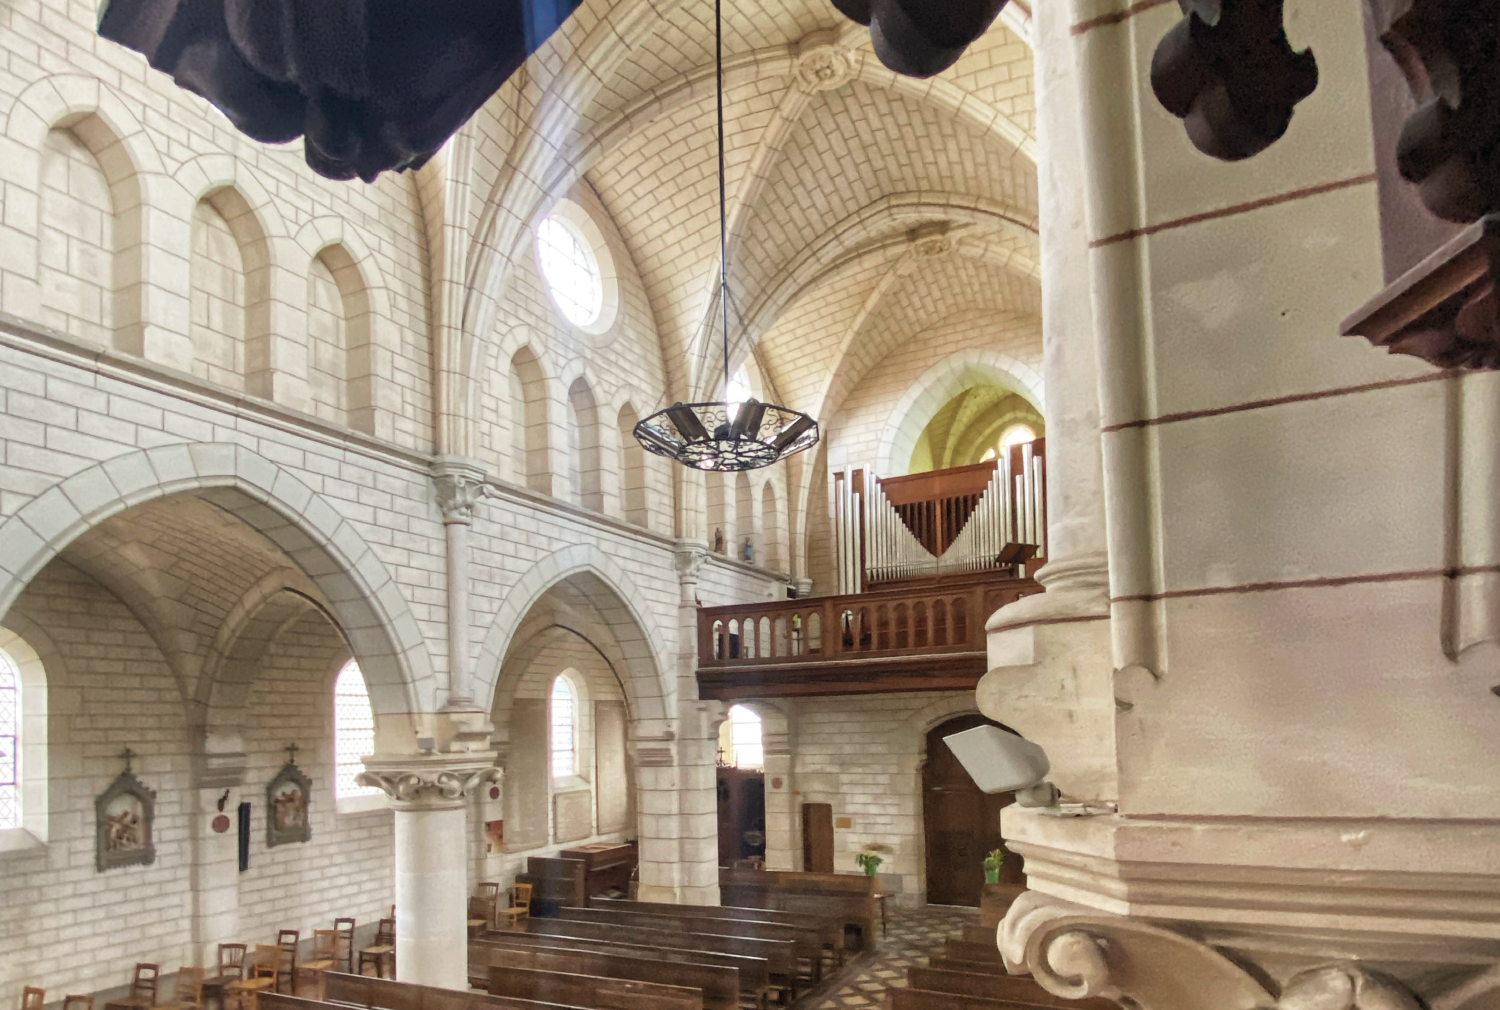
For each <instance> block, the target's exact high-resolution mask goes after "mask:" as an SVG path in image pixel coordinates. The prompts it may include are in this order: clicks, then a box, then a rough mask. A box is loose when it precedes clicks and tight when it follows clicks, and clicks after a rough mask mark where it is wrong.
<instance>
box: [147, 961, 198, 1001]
mask: <svg viewBox="0 0 1500 1010" xmlns="http://www.w3.org/2000/svg"><path fill="white" fill-rule="evenodd" d="M154 1010H203V969H202V968H178V969H177V982H176V984H175V985H174V986H173V989H172V999H171V1000H170V1001H168V1002H166V1003H158V1004H156V1007H155V1008H154Z"/></svg>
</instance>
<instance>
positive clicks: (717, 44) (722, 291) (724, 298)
mask: <svg viewBox="0 0 1500 1010" xmlns="http://www.w3.org/2000/svg"><path fill="white" fill-rule="evenodd" d="M714 83H715V85H716V87H715V88H714V92H715V95H716V97H717V98H718V128H719V307H720V308H721V309H722V310H723V313H724V399H725V400H728V399H729V215H728V214H727V213H726V212H725V207H726V206H727V204H728V196H727V189H726V187H725V184H724V0H714Z"/></svg>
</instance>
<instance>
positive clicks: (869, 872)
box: [865, 866, 880, 877]
mask: <svg viewBox="0 0 1500 1010" xmlns="http://www.w3.org/2000/svg"><path fill="white" fill-rule="evenodd" d="M879 872H880V867H878V866H866V867H865V876H867V877H873V876H875V874H877V873H879Z"/></svg>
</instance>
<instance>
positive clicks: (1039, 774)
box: [943, 726, 1056, 806]
mask: <svg viewBox="0 0 1500 1010" xmlns="http://www.w3.org/2000/svg"><path fill="white" fill-rule="evenodd" d="M943 742H944V743H946V744H947V745H948V749H949V750H951V751H952V752H953V755H954V756H955V757H957V758H958V760H959V763H960V764H962V765H963V766H964V771H966V772H968V773H969V777H970V778H972V779H973V780H974V784H975V785H977V786H979V788H980V789H982V790H984V791H985V792H987V793H1010V792H1022V791H1026V790H1030V789H1032V788H1033V787H1034V786H1039V785H1041V784H1042V783H1043V782H1044V781H1045V780H1046V778H1047V773H1048V772H1049V771H1051V770H1052V765H1051V763H1050V762H1049V761H1048V760H1047V752H1046V751H1044V750H1042V748H1041V747H1039V746H1037V745H1036V744H1034V743H1032V742H1031V741H1030V740H1023V739H1022V738H1021V737H1019V736H1016V734H1014V733H1007V732H1006V731H1005V730H1003V729H1001V728H1000V727H998V726H977V727H975V728H974V729H966V730H964V731H963V732H962V733H955V734H953V735H952V736H945V737H943ZM1045 792H1046V794H1047V797H1048V798H1047V800H1046V802H1051V801H1052V799H1055V796H1056V791H1055V790H1053V789H1051V787H1049V788H1048V789H1047V790H1046V791H1045ZM1042 798H1043V797H1042V796H1040V795H1038V796H1035V797H1032V796H1026V797H1018V799H1019V800H1021V802H1022V803H1024V804H1026V805H1028V806H1029V805H1031V804H1030V803H1027V801H1028V800H1032V799H1042Z"/></svg>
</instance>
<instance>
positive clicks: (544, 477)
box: [507, 346, 553, 494]
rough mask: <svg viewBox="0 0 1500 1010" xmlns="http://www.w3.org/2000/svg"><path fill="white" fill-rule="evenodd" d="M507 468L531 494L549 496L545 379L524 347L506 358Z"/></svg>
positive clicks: (531, 355) (550, 486) (549, 454)
mask: <svg viewBox="0 0 1500 1010" xmlns="http://www.w3.org/2000/svg"><path fill="white" fill-rule="evenodd" d="M507 378H508V382H509V386H510V411H509V413H510V439H511V467H512V473H513V474H514V475H515V480H516V483H518V484H524V485H526V486H527V487H529V488H531V489H532V490H533V491H540V492H542V493H543V494H551V493H552V490H553V483H552V446H551V443H552V433H551V425H550V424H549V418H548V414H549V413H550V400H551V397H549V396H548V395H547V376H546V375H545V374H544V373H543V372H542V365H541V361H540V360H539V359H538V358H537V355H536V352H534V351H533V350H532V349H531V348H530V347H528V346H522V347H520V348H519V349H517V350H516V352H515V354H514V355H512V356H511V359H510V372H509V375H508V377H507Z"/></svg>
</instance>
